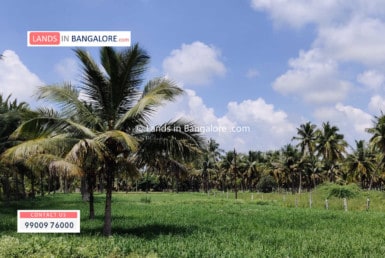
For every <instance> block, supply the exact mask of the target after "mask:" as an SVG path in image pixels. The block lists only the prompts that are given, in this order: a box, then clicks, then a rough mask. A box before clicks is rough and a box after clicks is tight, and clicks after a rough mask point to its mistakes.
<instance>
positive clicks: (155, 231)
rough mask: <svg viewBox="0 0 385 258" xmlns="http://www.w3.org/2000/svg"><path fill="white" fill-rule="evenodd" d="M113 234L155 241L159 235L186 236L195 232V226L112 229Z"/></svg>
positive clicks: (152, 225) (163, 225) (165, 225)
mask: <svg viewBox="0 0 385 258" xmlns="http://www.w3.org/2000/svg"><path fill="white" fill-rule="evenodd" d="M112 230H113V233H114V234H118V235H134V236H137V237H141V238H144V239H147V240H150V239H155V238H157V237H159V236H161V235H179V236H187V235H190V234H192V233H193V232H194V231H195V230H196V226H189V227H187V226H177V225H167V224H158V223H156V224H149V225H143V226H138V227H133V228H119V227H116V228H113V229H112Z"/></svg>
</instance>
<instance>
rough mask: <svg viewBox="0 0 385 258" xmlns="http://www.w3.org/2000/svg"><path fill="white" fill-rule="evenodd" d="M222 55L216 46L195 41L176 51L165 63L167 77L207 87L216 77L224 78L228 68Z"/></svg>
mask: <svg viewBox="0 0 385 258" xmlns="http://www.w3.org/2000/svg"><path fill="white" fill-rule="evenodd" d="M220 59H221V53H220V52H219V50H218V49H216V48H215V47H214V46H208V45H206V44H204V43H202V42H199V41H195V42H193V43H191V44H183V45H182V46H181V48H180V49H175V50H173V51H172V52H171V54H170V56H168V57H167V58H166V59H165V60H164V61H163V69H164V71H165V72H166V73H167V75H168V76H169V77H170V78H172V79H173V80H176V81H178V82H183V83H184V84H189V85H207V84H209V83H210V82H211V81H212V79H213V78H214V77H216V76H224V75H225V74H226V67H225V65H224V64H223V63H222V61H221V60H220Z"/></svg>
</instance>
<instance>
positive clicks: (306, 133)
mask: <svg viewBox="0 0 385 258" xmlns="http://www.w3.org/2000/svg"><path fill="white" fill-rule="evenodd" d="M316 127H317V126H316V125H315V124H312V123H310V122H307V123H305V124H301V125H300V127H299V128H297V135H298V136H294V137H293V140H297V141H299V143H298V144H297V147H299V148H300V151H301V155H302V163H306V164H307V165H312V164H314V163H313V162H308V161H309V160H312V159H313V157H314V152H315V149H316V143H317V133H316ZM313 170H314V169H312V168H310V169H308V170H307V171H308V172H309V171H313ZM298 176H299V185H298V193H301V187H302V169H300V170H299V175H298ZM310 176H311V175H310Z"/></svg>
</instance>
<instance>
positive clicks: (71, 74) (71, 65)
mask: <svg viewBox="0 0 385 258" xmlns="http://www.w3.org/2000/svg"><path fill="white" fill-rule="evenodd" d="M78 68H79V67H78V63H77V62H76V60H75V59H73V58H65V59H63V60H61V61H60V62H59V63H57V64H56V65H55V67H54V70H55V72H56V73H57V74H58V75H59V76H60V78H61V79H62V80H64V81H75V79H76V78H77V75H78V72H79V70H78Z"/></svg>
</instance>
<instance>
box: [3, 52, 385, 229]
mask: <svg viewBox="0 0 385 258" xmlns="http://www.w3.org/2000/svg"><path fill="white" fill-rule="evenodd" d="M75 54H76V56H77V57H78V59H79V61H80V63H81V64H82V73H81V76H82V77H81V78H80V82H81V84H80V85H79V86H73V85H71V84H60V85H49V86H42V87H40V88H39V89H38V92H37V97H38V99H39V100H44V101H48V102H50V103H51V104H53V105H54V106H55V107H56V111H55V110H53V109H47V108H41V109H37V110H31V109H29V108H28V105H27V104H26V103H18V102H17V101H16V100H11V98H10V97H7V98H4V97H2V96H1V95H0V124H1V126H0V153H2V154H1V159H0V187H1V192H2V195H3V196H2V197H3V198H4V199H6V200H9V199H11V198H12V197H13V198H21V197H25V196H26V195H27V193H29V194H31V195H32V196H33V195H34V194H35V192H36V191H37V190H38V191H39V193H40V194H42V195H43V194H44V191H47V192H52V191H57V190H59V189H60V190H62V191H64V192H65V191H68V190H69V189H70V188H71V187H73V186H76V185H79V186H80V188H81V192H82V195H83V196H84V197H86V198H87V200H89V203H90V212H89V216H90V218H91V219H92V218H93V217H94V208H93V194H94V191H95V190H96V189H98V190H104V192H105V194H106V201H105V218H104V227H103V233H104V234H105V235H110V234H111V232H112V231H111V198H112V193H113V190H114V189H115V190H121V189H125V190H127V189H128V187H127V186H128V185H130V184H131V185H134V184H136V185H137V184H138V183H137V182H138V180H141V181H142V182H143V181H144V182H145V184H146V186H145V189H146V190H150V188H154V186H153V185H150V184H149V179H150V178H153V177H156V178H157V179H158V181H162V182H163V186H160V187H158V188H156V189H157V190H165V189H167V188H172V189H174V190H202V191H205V192H209V191H211V190H213V189H217V190H222V191H229V190H231V191H234V192H235V194H236V196H237V192H238V191H239V190H251V191H255V190H258V191H271V190H273V189H285V190H291V191H299V192H300V191H302V189H303V188H305V189H311V188H313V187H315V186H317V185H318V184H321V183H322V182H325V181H330V182H337V183H342V184H346V183H350V182H356V183H359V184H360V185H361V186H362V187H363V188H368V189H370V188H372V187H382V185H383V183H384V179H385V174H384V164H385V158H384V153H385V117H384V115H381V116H379V117H375V120H374V122H373V127H372V128H368V133H370V134H371V136H372V137H371V139H370V141H369V143H366V142H364V141H357V142H356V146H353V147H350V146H348V144H347V143H346V141H345V140H344V136H343V134H341V133H340V132H339V129H338V127H336V126H333V125H331V124H330V123H328V122H326V123H324V124H322V126H321V127H320V128H317V126H316V125H314V124H312V123H310V122H308V123H305V124H302V125H300V126H299V127H298V128H297V134H296V135H295V136H294V137H293V141H292V143H290V144H288V145H286V146H284V147H282V148H281V149H280V150H276V151H266V152H262V151H249V152H248V153H245V154H243V153H237V151H236V150H231V151H228V152H224V151H223V150H221V149H220V146H219V144H218V143H216V142H215V141H214V140H212V139H210V140H208V141H207V142H206V140H204V138H203V137H202V135H200V134H199V133H197V132H193V131H191V130H189V131H184V130H183V129H184V128H190V127H189V126H186V125H190V126H192V122H190V121H185V120H181V119H179V120H174V121H169V122H166V123H164V124H163V125H160V126H159V127H152V128H154V130H150V131H144V130H142V129H143V128H150V125H151V116H152V115H154V114H155V112H156V111H157V109H158V108H159V107H160V106H162V105H164V104H166V103H167V102H170V101H173V100H174V99H175V98H176V97H177V96H179V95H180V94H182V93H183V91H182V89H180V88H179V87H178V86H177V85H175V84H174V83H173V82H172V81H170V80H168V79H165V78H155V79H152V80H150V81H147V82H145V81H144V75H145V71H146V69H147V68H148V64H149V56H148V55H147V54H146V52H145V51H144V50H143V49H141V48H140V47H139V45H134V46H133V47H131V48H129V49H124V50H121V51H117V50H115V49H113V48H108V47H105V48H102V49H101V50H100V64H99V63H97V62H96V61H95V60H94V59H93V58H92V57H91V56H89V54H88V53H87V52H86V51H84V50H82V49H77V50H75ZM3 58H6V57H3ZM156 128H163V129H164V128H167V130H156ZM122 182H125V187H123V188H121V187H120V186H121V183H122ZM27 188H28V189H27ZM133 189H135V188H133Z"/></svg>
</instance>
